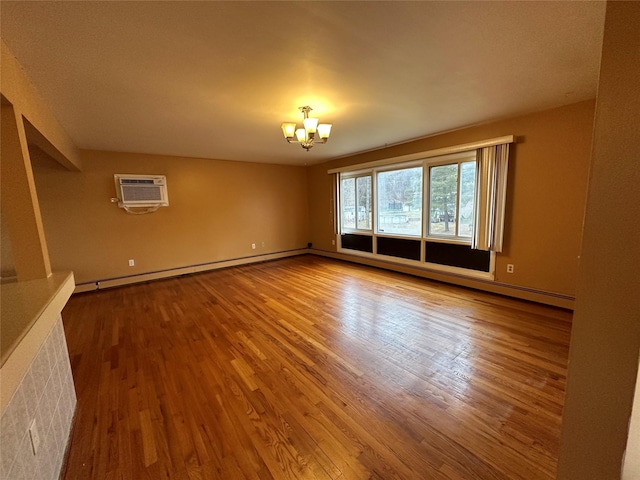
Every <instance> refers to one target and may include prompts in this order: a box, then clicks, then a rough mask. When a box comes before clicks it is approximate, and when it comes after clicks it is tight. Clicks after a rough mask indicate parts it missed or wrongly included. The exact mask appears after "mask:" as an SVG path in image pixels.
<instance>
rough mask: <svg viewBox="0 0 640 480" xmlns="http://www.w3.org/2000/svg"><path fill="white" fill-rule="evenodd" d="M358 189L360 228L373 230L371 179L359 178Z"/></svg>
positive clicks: (357, 211) (357, 205)
mask: <svg viewBox="0 0 640 480" xmlns="http://www.w3.org/2000/svg"><path fill="white" fill-rule="evenodd" d="M356 188H357V190H358V195H357V197H356V207H357V210H356V218H357V221H358V228H361V229H365V230H371V177H370V176H367V177H358V178H357V179H356Z"/></svg>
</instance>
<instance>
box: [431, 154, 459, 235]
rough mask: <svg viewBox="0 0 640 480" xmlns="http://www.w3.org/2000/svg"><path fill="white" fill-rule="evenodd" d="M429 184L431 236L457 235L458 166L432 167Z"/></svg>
mask: <svg viewBox="0 0 640 480" xmlns="http://www.w3.org/2000/svg"><path fill="white" fill-rule="evenodd" d="M430 171H431V178H430V183H429V210H430V211H429V234H430V235H455V234H456V203H457V196H458V164H457V163H454V164H452V165H442V166H439V167H431V169H430Z"/></svg>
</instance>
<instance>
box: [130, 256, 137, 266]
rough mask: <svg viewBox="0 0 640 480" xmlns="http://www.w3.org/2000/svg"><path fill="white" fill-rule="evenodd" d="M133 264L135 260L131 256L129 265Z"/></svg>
mask: <svg viewBox="0 0 640 480" xmlns="http://www.w3.org/2000/svg"><path fill="white" fill-rule="evenodd" d="M135 264H136V262H135V260H134V259H133V258H131V259H129V266H130V267H133V266H135Z"/></svg>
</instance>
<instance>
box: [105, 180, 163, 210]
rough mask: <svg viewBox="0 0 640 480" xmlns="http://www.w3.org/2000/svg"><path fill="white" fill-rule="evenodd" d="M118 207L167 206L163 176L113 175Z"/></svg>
mask: <svg viewBox="0 0 640 480" xmlns="http://www.w3.org/2000/svg"><path fill="white" fill-rule="evenodd" d="M114 179H115V183H116V192H117V195H118V199H119V202H118V206H119V207H123V208H124V207H166V206H168V205H169V196H168V194H167V180H166V177H165V176H164V175H126V174H118V173H117V174H115V175H114Z"/></svg>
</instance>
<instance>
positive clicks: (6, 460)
mask: <svg viewBox="0 0 640 480" xmlns="http://www.w3.org/2000/svg"><path fill="white" fill-rule="evenodd" d="M18 440H19V437H18V433H17V432H16V428H15V423H14V421H13V417H12V416H9V415H7V414H6V413H5V414H4V415H3V416H2V419H1V420H0V445H1V446H2V448H0V476H2V478H9V471H10V470H11V465H12V464H13V461H14V460H15V458H16V454H17V452H18Z"/></svg>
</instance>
